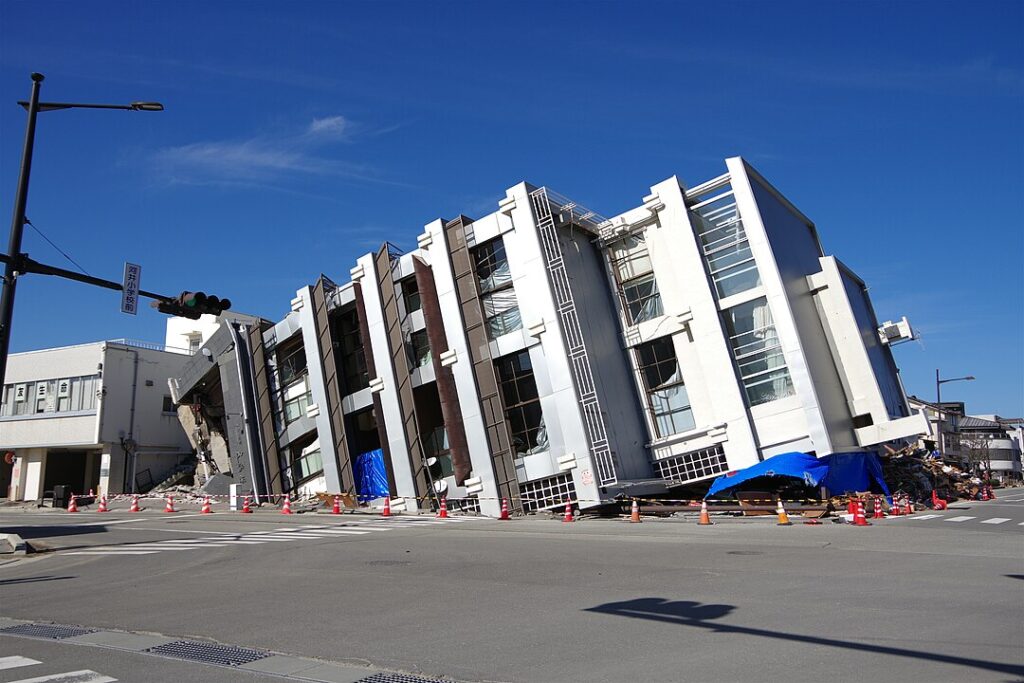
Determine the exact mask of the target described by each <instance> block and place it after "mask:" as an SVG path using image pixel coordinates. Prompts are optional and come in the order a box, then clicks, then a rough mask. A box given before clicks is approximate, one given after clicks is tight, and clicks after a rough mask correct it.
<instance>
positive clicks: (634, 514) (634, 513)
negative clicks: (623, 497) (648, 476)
mask: <svg viewBox="0 0 1024 683" xmlns="http://www.w3.org/2000/svg"><path fill="white" fill-rule="evenodd" d="M629 522H630V524H639V523H640V503H638V502H637V500H636V498H634V499H633V507H632V508H631V509H630V511H629Z"/></svg>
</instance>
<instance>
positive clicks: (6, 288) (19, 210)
mask: <svg viewBox="0 0 1024 683" xmlns="http://www.w3.org/2000/svg"><path fill="white" fill-rule="evenodd" d="M31 78H32V96H31V98H30V99H29V104H28V123H27V125H26V126H25V146H24V147H23V148H22V151H21V172H20V173H19V174H18V189H17V191H16V193H15V195H14V216H13V217H12V218H11V236H10V240H9V242H8V247H7V253H8V254H9V255H10V257H11V259H12V260H10V261H8V262H7V265H6V266H4V280H3V293H2V294H0V391H2V390H3V386H4V379H5V378H6V376H7V351H8V350H9V349H10V347H11V320H12V319H13V317H14V290H15V286H16V285H17V272H18V271H17V268H18V260H19V259H20V257H21V235H22V232H23V231H24V229H25V202H26V200H27V199H28V179H29V174H30V173H31V171H32V147H33V146H34V145H35V139H36V114H38V113H39V87H40V84H41V83H42V82H43V78H44V77H43V75H42V74H40V73H34V72H33V73H32V76H31Z"/></svg>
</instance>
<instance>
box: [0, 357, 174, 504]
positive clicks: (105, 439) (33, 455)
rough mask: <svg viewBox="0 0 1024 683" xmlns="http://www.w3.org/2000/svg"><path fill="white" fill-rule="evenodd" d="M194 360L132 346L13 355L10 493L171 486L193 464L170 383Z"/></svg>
mask: <svg viewBox="0 0 1024 683" xmlns="http://www.w3.org/2000/svg"><path fill="white" fill-rule="evenodd" d="M188 360H189V356H188V355H187V353H171V352H168V351H164V350H163V348H162V347H161V346H160V345H158V344H145V343H140V342H133V341H128V340H118V341H104V342H95V343H91V344H80V345H77V346H66V347H62V348H53V349H43V350H40V351H28V352H25V353H15V354H11V356H10V357H9V359H8V363H7V377H6V381H7V382H8V384H7V385H6V386H4V387H3V402H2V405H0V452H3V453H4V454H5V455H4V462H5V464H4V465H3V466H0V491H2V492H3V493H6V494H7V496H8V498H9V499H11V500H36V499H39V498H41V497H42V496H43V492H44V491H52V490H53V487H54V486H56V485H63V486H66V487H69V491H70V492H73V493H76V494H81V493H85V492H88V491H89V490H90V489H93V490H95V491H96V492H102V493H122V492H131V491H134V490H138V489H140V488H143V489H144V488H147V487H148V486H150V485H152V484H154V483H158V482H159V481H161V480H162V479H163V478H164V477H165V476H166V475H167V474H168V473H169V472H170V471H172V470H173V469H174V468H175V467H176V466H178V465H179V464H181V463H183V462H187V461H189V460H190V459H191V448H190V447H189V442H188V439H187V438H186V435H185V432H184V431H183V430H182V427H181V424H180V423H179V421H178V417H177V413H176V411H175V406H174V404H173V402H172V401H171V396H170V391H169V389H168V385H167V380H168V378H169V377H172V376H176V375H177V374H178V373H179V372H180V371H181V369H182V367H183V366H184V365H185V363H186V362H188ZM7 461H10V462H9V463H8V462H7Z"/></svg>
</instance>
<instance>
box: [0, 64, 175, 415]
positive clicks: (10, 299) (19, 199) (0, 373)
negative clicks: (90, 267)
mask: <svg viewBox="0 0 1024 683" xmlns="http://www.w3.org/2000/svg"><path fill="white" fill-rule="evenodd" d="M31 78H32V96H31V97H30V98H29V101H28V102H18V104H20V105H21V106H22V107H24V108H25V110H26V111H28V123H27V124H26V126H25V146H24V147H23V148H22V151H21V171H20V173H19V174H18V189H17V190H16V192H15V195H14V216H13V217H12V218H11V236H10V239H9V241H8V246H7V254H6V255H5V258H4V263H5V265H4V279H3V292H2V293H0V399H2V397H3V387H4V380H5V379H6V377H7V355H8V352H9V350H10V347H11V321H12V319H13V318H14V293H15V290H16V287H17V280H18V276H19V275H23V274H25V273H28V272H46V271H42V270H35V271H32V270H30V266H32V264H33V263H34V262H32V260H31V259H28V258H27V257H26V255H25V254H22V253H21V237H22V233H23V232H24V230H25V203H26V201H27V200H28V179H29V174H30V173H31V171H32V148H33V147H34V146H35V139H36V116H37V115H38V114H39V112H41V111H53V110H56V109H124V110H127V111H163V109H164V106H163V105H162V104H160V103H159V102H132V103H131V104H84V103H78V102H40V101H39V88H40V84H41V83H42V82H43V79H44V76H43V74H41V73H36V72H33V73H32V75H31ZM34 265H35V267H42V266H41V264H34ZM50 270H51V271H57V270H60V269H54V268H50ZM66 272H67V271H61V272H60V273H58V272H50V273H48V274H51V275H61V276H62V277H69V275H67V274H64V273H66ZM90 284H96V283H90ZM103 286H106V285H103ZM150 296H153V298H161V299H165V298H166V297H160V296H159V295H150Z"/></svg>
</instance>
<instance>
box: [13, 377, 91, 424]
mask: <svg viewBox="0 0 1024 683" xmlns="http://www.w3.org/2000/svg"><path fill="white" fill-rule="evenodd" d="M99 386H100V377H99V375H92V376H87V377H65V378H62V379H46V380H37V381H35V382H23V383H21V384H8V385H7V386H5V387H4V392H3V405H2V406H0V417H14V416H17V415H32V414H35V413H53V412H58V413H63V412H71V411H82V410H93V409H95V408H96V392H97V391H98V389H99Z"/></svg>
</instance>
